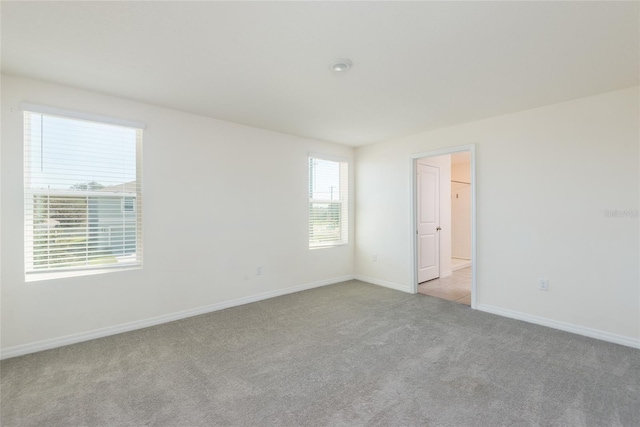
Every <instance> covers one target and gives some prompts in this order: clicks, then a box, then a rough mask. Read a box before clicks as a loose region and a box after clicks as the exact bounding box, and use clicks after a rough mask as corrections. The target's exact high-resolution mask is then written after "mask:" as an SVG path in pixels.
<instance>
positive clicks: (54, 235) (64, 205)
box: [24, 111, 142, 280]
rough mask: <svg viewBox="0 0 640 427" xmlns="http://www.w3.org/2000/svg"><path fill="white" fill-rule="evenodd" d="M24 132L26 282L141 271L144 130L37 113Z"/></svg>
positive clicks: (28, 118) (29, 118)
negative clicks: (48, 276)
mask: <svg viewBox="0 0 640 427" xmlns="http://www.w3.org/2000/svg"><path fill="white" fill-rule="evenodd" d="M24 126H25V127H24V150H25V156H24V158H25V164H24V193H25V272H26V274H27V278H28V279H29V280H38V279H39V278H45V277H44V276H42V275H41V274H40V273H60V274H56V275H55V277H60V276H65V275H77V274H78V273H76V272H77V271H80V270H82V271H87V270H94V272H95V270H97V269H105V268H112V267H115V268H118V267H120V268H123V267H132V266H137V265H141V263H142V230H141V228H142V218H141V206H142V204H141V186H140V177H141V159H140V153H141V148H142V147H141V145H142V129H139V128H134V127H129V126H119V125H114V124H109V123H103V122H96V121H90V120H84V119H83V120H80V119H77V118H72V117H65V116H62V115H55V114H45V113H41V112H34V111H25V112H24ZM65 273H66V274H65Z"/></svg>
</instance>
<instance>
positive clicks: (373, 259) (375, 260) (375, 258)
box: [371, 254, 378, 262]
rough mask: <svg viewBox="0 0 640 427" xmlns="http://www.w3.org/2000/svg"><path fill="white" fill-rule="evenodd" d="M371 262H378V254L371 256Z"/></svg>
mask: <svg viewBox="0 0 640 427" xmlns="http://www.w3.org/2000/svg"><path fill="white" fill-rule="evenodd" d="M371 261H373V262H378V254H373V256H372V257H371Z"/></svg>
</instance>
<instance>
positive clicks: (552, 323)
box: [476, 304, 640, 349]
mask: <svg viewBox="0 0 640 427" xmlns="http://www.w3.org/2000/svg"><path fill="white" fill-rule="evenodd" d="M476 309H477V310H480V311H485V312H487V313H492V314H497V315H498V316H504V317H509V318H511V319H517V320H522V321H525V322H528V323H534V324H536V325H541V326H548V327H550V328H554V329H559V330H561V331H565V332H572V333H574V334H578V335H584V336H585V337H590V338H596V339H599V340H602V341H607V342H612V343H615V344H620V345H624V346H627V347H632V348H638V349H640V339H635V338H630V337H626V336H624V335H618V334H613V333H611V332H605V331H601V330H599V329H592V328H587V327H585V326H579V325H574V324H572V323H566V322H560V321H557V320H552V319H547V318H544V317H539V316H533V315H531V314H526V313H520V312H518V311H512V310H507V309H505V308H500V307H494V306H491V305H487V304H477V306H476Z"/></svg>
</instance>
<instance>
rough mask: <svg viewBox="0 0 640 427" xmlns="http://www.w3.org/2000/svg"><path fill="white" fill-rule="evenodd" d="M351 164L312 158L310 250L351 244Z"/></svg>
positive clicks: (310, 166) (310, 172)
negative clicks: (349, 208) (349, 167)
mask: <svg viewBox="0 0 640 427" xmlns="http://www.w3.org/2000/svg"><path fill="white" fill-rule="evenodd" d="M348 179H349V178H348V163H347V162H346V161H336V160H330V159H325V158H322V157H317V156H310V157H309V247H310V248H316V247H323V246H336V245H345V244H347V243H348V236H349V232H348V223H349V220H348V218H349V215H348V197H347V196H348Z"/></svg>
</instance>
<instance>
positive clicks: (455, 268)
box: [451, 260, 471, 271]
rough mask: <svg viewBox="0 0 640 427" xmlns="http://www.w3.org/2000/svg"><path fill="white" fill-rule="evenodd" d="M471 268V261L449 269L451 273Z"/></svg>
mask: <svg viewBox="0 0 640 427" xmlns="http://www.w3.org/2000/svg"><path fill="white" fill-rule="evenodd" d="M468 267H471V260H469V262H465V263H463V264H458V265H454V266H452V267H451V270H452V271H458V270H462V269H463V268H468Z"/></svg>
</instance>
